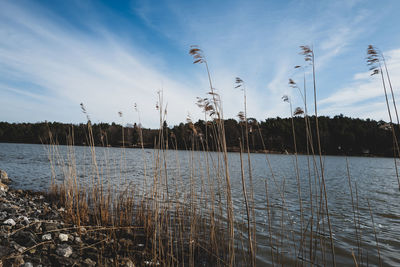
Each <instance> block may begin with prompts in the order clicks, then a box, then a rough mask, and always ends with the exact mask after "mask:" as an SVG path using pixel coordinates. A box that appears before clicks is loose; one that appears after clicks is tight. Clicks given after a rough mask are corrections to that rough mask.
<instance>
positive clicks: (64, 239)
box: [58, 234, 68, 242]
mask: <svg viewBox="0 0 400 267" xmlns="http://www.w3.org/2000/svg"><path fill="white" fill-rule="evenodd" d="M58 239H60V241H61V242H66V241H68V235H66V234H59V235H58Z"/></svg>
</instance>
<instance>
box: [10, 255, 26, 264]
mask: <svg viewBox="0 0 400 267" xmlns="http://www.w3.org/2000/svg"><path fill="white" fill-rule="evenodd" d="M24 263H25V261H24V258H23V257H22V256H18V257H16V258H15V260H14V264H13V266H21V265H23V264H24Z"/></svg>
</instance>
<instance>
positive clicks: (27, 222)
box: [18, 216, 31, 225]
mask: <svg viewBox="0 0 400 267" xmlns="http://www.w3.org/2000/svg"><path fill="white" fill-rule="evenodd" d="M18 220H20V221H22V222H23V224H24V225H28V224H30V223H31V222H30V221H29V219H28V217H26V216H19V217H18Z"/></svg>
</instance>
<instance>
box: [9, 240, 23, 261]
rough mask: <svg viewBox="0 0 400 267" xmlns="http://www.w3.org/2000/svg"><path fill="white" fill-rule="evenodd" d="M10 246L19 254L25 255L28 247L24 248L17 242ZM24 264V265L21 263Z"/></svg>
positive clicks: (11, 243)
mask: <svg viewBox="0 0 400 267" xmlns="http://www.w3.org/2000/svg"><path fill="white" fill-rule="evenodd" d="M10 245H11V246H13V248H14V249H15V250H16V251H18V252H19V253H23V252H24V251H25V250H26V247H23V246H21V245H19V244H18V243H17V242H15V241H11V242H10ZM21 264H22V263H21Z"/></svg>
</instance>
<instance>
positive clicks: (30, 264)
mask: <svg viewBox="0 0 400 267" xmlns="http://www.w3.org/2000/svg"><path fill="white" fill-rule="evenodd" d="M21 267H33V264H32V263H31V262H29V261H28V262H25V264H23V265H21Z"/></svg>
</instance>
